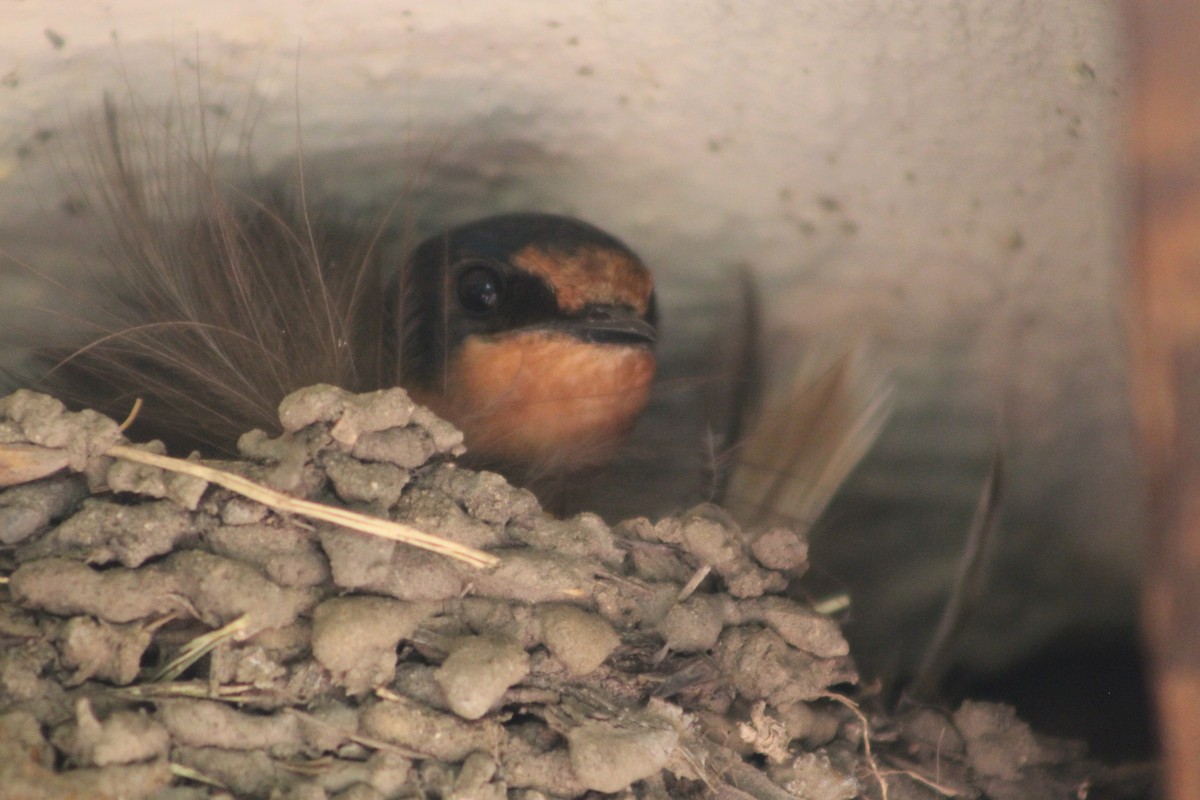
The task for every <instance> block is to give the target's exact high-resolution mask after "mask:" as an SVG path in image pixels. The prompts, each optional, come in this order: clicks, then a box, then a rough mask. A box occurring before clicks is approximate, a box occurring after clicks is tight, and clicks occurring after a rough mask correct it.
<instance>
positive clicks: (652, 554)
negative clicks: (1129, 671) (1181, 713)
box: [0, 386, 1086, 800]
mask: <svg viewBox="0 0 1200 800" xmlns="http://www.w3.org/2000/svg"><path fill="white" fill-rule="evenodd" d="M281 419H282V421H283V427H284V430H285V431H287V433H285V435H284V436H283V437H281V438H278V439H269V438H268V437H266V436H265V435H262V434H261V433H255V434H248V435H247V436H245V437H243V439H242V442H241V446H242V449H243V451H244V452H245V453H246V455H247V460H245V461H241V462H234V463H227V464H215V463H209V462H204V463H205V465H206V466H209V467H219V468H222V469H225V470H228V471H231V472H233V473H235V474H236V475H238V476H240V477H241V478H243V479H249V480H251V481H254V482H255V483H258V484H261V485H264V486H268V487H271V488H272V489H274V490H276V491H280V492H284V493H286V494H288V495H289V496H291V497H295V498H301V499H305V500H309V501H315V502H318V503H321V504H325V505H327V506H330V507H332V508H333V509H335V510H337V511H338V512H339V513H342V510H343V509H350V510H355V511H360V512H364V513H367V514H370V515H373V516H377V517H383V518H387V519H391V520H393V521H396V522H400V523H403V524H406V525H410V526H413V527H415V528H417V529H419V530H420V531H423V532H424V533H425V534H428V535H430V536H432V537H440V539H442V540H448V541H449V542H451V543H454V544H455V545H459V546H463V547H465V548H470V549H471V550H473V551H482V552H483V553H484V554H486V556H487V558H488V559H491V560H495V562H496V563H495V565H494V566H490V567H481V566H479V565H478V564H479V563H480V562H479V561H478V560H477V561H476V562H472V563H468V562H465V561H462V560H456V559H455V558H452V557H449V556H447V555H445V554H443V553H442V552H432V551H430V550H427V549H417V548H415V547H413V546H411V545H409V544H405V543H402V542H399V541H395V540H392V539H386V538H376V537H373V536H370V535H368V534H365V533H362V532H359V531H356V530H350V529H348V528H346V527H344V526H342V525H340V524H338V523H337V520H338V519H341V517H339V516H337V515H336V514H335V515H332V516H327V517H326V518H321V517H307V516H301V515H300V514H297V513H292V512H290V511H279V510H276V509H274V508H271V507H268V506H267V505H264V504H262V503H259V502H257V501H255V500H253V499H248V498H247V497H246V496H245V495H243V494H240V493H238V492H235V491H232V490H230V489H228V488H222V487H221V486H217V485H212V484H210V483H209V482H208V481H206V480H205V479H203V478H202V477H197V476H181V475H178V474H175V473H174V472H172V471H170V470H163V469H160V468H158V467H155V466H146V465H145V464H141V463H133V462H130V461H128V460H125V459H123V458H114V457H113V455H112V453H129V452H131V451H129V450H128V449H122V448H124V447H126V444H125V443H124V440H123V439H122V436H121V433H120V431H119V430H118V428H117V426H116V424H115V423H113V422H112V421H111V420H107V419H105V418H103V417H100V416H99V415H96V414H94V413H92V412H80V413H69V412H66V411H65V410H64V409H63V407H62V406H61V405H60V404H58V403H57V401H54V400H52V399H51V398H48V397H44V396H40V395H35V394H32V393H30V392H18V393H16V394H14V395H11V396H9V397H8V398H4V399H2V400H0V479H3V480H4V481H6V485H7V486H8V488H5V489H3V491H0V543H3V545H4V547H5V549H4V550H3V551H2V552H3V566H4V573H5V575H7V588H6V589H5V591H4V593H3V595H0V798H65V797H78V796H87V797H101V798H103V797H124V798H161V800H167V799H168V798H170V799H171V800H192V799H193V798H196V799H198V798H204V797H230V796H232V797H238V798H297V799H299V798H305V800H308V799H309V798H338V799H339V800H357V799H359V798H361V799H362V800H366V799H367V798H370V799H371V800H377V799H378V798H400V797H444V798H456V799H458V800H467V798H483V799H489V798H508V797H511V798H522V799H524V800H534V799H535V798H547V797H563V798H567V797H580V796H584V795H587V794H589V793H591V794H592V795H593V796H594V795H595V794H596V793H600V794H617V795H621V796H624V797H630V796H636V797H644V798H665V797H707V796H716V797H723V798H762V799H763V800H775V799H776V798H788V797H806V798H817V800H842V799H845V800H848V798H852V797H857V796H861V795H866V796H881V795H882V793H884V791H885V789H886V790H887V791H888V792H890V794H889V796H891V797H910V798H923V797H939V796H977V795H978V793H979V792H980V791H981V790H983V789H985V788H986V791H987V792H989V796H997V797H1000V796H1013V797H1017V796H1041V795H1024V794H1021V791H1022V787H1026V786H1036V787H1038V790H1039V791H1040V790H1042V789H1045V788H1047V787H1050V788H1051V789H1053V790H1054V791H1058V790H1061V793H1062V794H1063V795H1066V794H1069V793H1070V792H1072V791H1075V790H1076V789H1077V788H1078V787H1080V786H1082V785H1083V784H1082V781H1083V780H1084V778H1085V776H1086V769H1085V765H1083V764H1082V763H1081V762H1079V760H1078V758H1077V755H1078V754H1077V753H1076V752H1074V751H1071V750H1069V749H1063V748H1061V747H1058V748H1057V749H1056V747H1052V746H1050V745H1048V744H1047V743H1046V741H1045V740H1043V739H1041V738H1040V737H1037V736H1035V735H1034V734H1033V733H1032V732H1031V731H1029V730H1028V728H1026V727H1023V726H1022V725H1021V723H1020V722H1019V721H1018V720H1016V719H1015V718H1013V717H1012V716H1011V714H1007V715H1006V713H1005V710H1004V709H1002V708H1000V707H991V706H986V705H983V704H975V705H971V706H966V707H964V708H963V709H961V710H960V711H959V712H958V714H957V715H954V716H949V715H947V716H944V717H937V716H930V714H932V712H920V713H918V714H910V715H909V716H908V717H903V718H887V717H884V716H882V715H873V716H870V717H868V716H867V715H865V714H864V713H863V712H862V711H860V710H859V709H858V707H857V706H856V705H855V704H854V703H853V702H851V700H850V699H848V697H847V695H848V694H853V693H855V692H857V691H858V689H857V680H858V678H857V675H856V673H855V670H854V665H853V663H852V661H851V659H850V655H849V649H848V647H847V646H846V642H845V640H844V639H843V638H842V636H841V633H840V630H839V628H838V625H837V624H836V622H835V621H834V620H831V619H829V618H827V617H825V616H822V615H820V614H818V613H816V612H814V611H813V610H812V609H811V608H809V607H808V606H807V605H806V604H804V603H802V602H799V601H797V600H794V599H791V598H789V597H788V596H787V595H786V594H785V590H786V587H787V584H788V576H789V574H796V573H798V572H800V571H802V570H803V569H804V568H805V567H806V543H805V541H804V540H803V537H802V536H800V535H798V534H796V533H795V532H793V531H790V530H787V529H781V528H776V529H773V530H769V531H767V532H765V533H763V534H762V535H761V536H758V537H754V536H751V535H748V534H747V533H746V532H744V531H742V530H741V529H740V528H739V527H738V526H737V524H736V523H734V521H733V520H732V519H731V518H730V517H729V516H728V515H727V514H725V513H724V512H723V511H721V510H720V509H717V508H713V507H701V508H697V509H694V510H692V511H689V512H687V513H684V514H681V515H679V516H676V517H669V518H666V519H662V520H658V521H653V522H652V521H650V520H647V519H634V520H630V521H628V522H625V523H622V524H620V525H617V526H616V527H610V526H608V525H607V524H605V523H604V522H603V521H602V520H601V519H600V518H599V517H597V516H594V515H588V514H585V515H580V516H578V517H575V518H573V519H568V520H558V519H555V518H553V517H551V516H550V515H548V514H546V513H545V512H543V511H542V510H541V508H540V507H539V505H538V503H537V501H536V499H535V498H534V497H533V495H531V494H530V493H529V492H527V491H525V490H522V489H518V488H514V487H512V486H510V485H509V484H508V483H507V482H506V481H504V479H502V478H501V477H499V476H497V475H494V474H490V473H475V472H470V471H467V470H464V469H460V468H458V467H457V466H455V464H454V463H453V461H452V458H453V456H454V455H456V454H457V453H458V452H460V451H461V436H459V435H458V433H457V431H454V429H453V428H452V427H450V426H448V425H447V424H446V423H445V422H443V421H441V420H439V419H437V418H435V417H433V416H432V415H431V414H430V413H429V412H427V411H426V410H425V409H422V408H420V407H418V406H415V405H413V404H412V402H411V401H410V400H409V399H408V398H407V396H406V395H404V393H403V392H401V391H399V390H390V391H388V392H383V393H379V392H377V393H373V394H370V395H361V396H356V395H350V394H347V393H346V392H343V391H341V390H338V389H334V388H332V387H328V386H320V387H313V388H311V389H307V390H302V391H301V392H297V393H296V394H294V395H292V396H290V397H289V398H288V399H287V400H286V401H285V402H284V404H283V406H282V408H281ZM114 447H115V448H116V449H115V450H114V449H113V448H114ZM146 452H154V450H153V448H151V449H150V450H148V451H146ZM785 571H786V572H785ZM168 662H171V663H170V667H169V668H164V665H166V664H168ZM164 676H166V677H164ZM997 709H999V710H997ZM880 731H882V732H883V733H884V734H886V735H882V736H881V735H879V732H880ZM873 740H874V741H873ZM872 743H874V748H873V749H872V747H871V745H872ZM1006 743H1011V744H1013V748H1015V749H1013V748H1008V749H1006ZM935 764H936V770H935V768H934V765H935ZM1010 789H1011V791H1010V792H1009V793H1008V794H1005V792H1006V791H1008V790H1010ZM631 793H632V794H631ZM956 793H957V794H956Z"/></svg>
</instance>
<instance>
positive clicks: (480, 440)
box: [413, 331, 654, 471]
mask: <svg viewBox="0 0 1200 800" xmlns="http://www.w3.org/2000/svg"><path fill="white" fill-rule="evenodd" d="M448 366H449V371H448V373H447V380H446V392H445V394H444V395H440V394H429V395H426V394H425V393H423V392H415V393H414V395H413V396H414V398H415V399H416V400H418V401H419V402H421V403H424V404H425V405H428V406H429V407H430V408H432V409H433V410H434V411H435V412H437V413H438V414H440V415H441V416H443V417H445V418H446V419H448V420H450V421H451V422H453V423H454V424H455V425H457V426H458V427H459V428H460V429H462V432H463V435H464V437H465V440H466V445H467V450H468V452H469V454H470V455H471V456H472V457H474V458H475V459H476V460H480V461H483V462H487V463H499V464H512V465H520V466H522V467H526V468H530V467H532V468H536V469H538V470H547V471H549V470H572V469H577V468H580V467H586V466H595V465H598V464H602V463H604V462H606V461H608V460H609V459H611V458H612V456H613V455H614V453H615V452H616V450H617V448H618V447H620V445H621V443H622V441H623V440H624V438H625V436H626V435H627V434H628V433H629V430H630V428H632V427H633V424H634V422H635V421H636V420H637V416H638V414H640V413H641V412H642V409H643V408H645V406H646V401H647V400H648V399H649V394H650V382H651V380H652V378H653V377H654V353H653V351H652V350H650V348H648V347H626V346H618V345H600V344H591V343H587V342H582V341H579V340H578V339H576V338H573V337H571V336H568V335H566V334H563V333H555V332H546V331H530V332H522V333H516V334H507V335H503V336H496V337H488V338H483V337H477V336H472V337H469V338H467V340H466V341H465V342H463V345H462V347H460V348H459V350H458V352H456V353H455V354H454V356H453V358H452V359H451V361H450V364H449V365H448Z"/></svg>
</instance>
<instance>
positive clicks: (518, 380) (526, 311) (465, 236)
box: [393, 213, 656, 470]
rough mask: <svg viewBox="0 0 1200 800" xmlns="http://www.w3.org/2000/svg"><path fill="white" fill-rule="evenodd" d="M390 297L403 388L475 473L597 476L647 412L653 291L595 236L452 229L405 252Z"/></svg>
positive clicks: (640, 270)
mask: <svg viewBox="0 0 1200 800" xmlns="http://www.w3.org/2000/svg"><path fill="white" fill-rule="evenodd" d="M393 294H394V296H395V297H396V298H397V299H396V300H395V302H396V303H397V305H396V307H397V309H398V310H399V311H398V313H396V314H394V322H393V324H394V325H395V328H394V330H395V332H396V342H397V343H398V347H397V354H396V357H397V359H398V362H399V373H400V378H401V381H400V382H401V384H402V385H404V386H405V387H407V388H409V389H410V391H411V393H412V394H413V396H414V398H415V399H417V400H418V401H420V402H422V403H424V404H425V405H428V406H430V407H431V408H433V409H434V410H435V411H436V412H438V413H439V414H441V415H442V416H443V417H445V418H447V419H449V420H450V421H451V422H453V423H455V424H456V425H458V426H459V427H460V428H461V429H462V431H463V433H464V435H465V438H466V444H467V447H468V450H469V452H470V453H471V455H472V456H473V458H474V459H475V461H476V462H479V463H487V464H495V465H498V466H504V465H508V466H520V467H526V468H529V467H536V468H539V469H562V470H570V469H574V468H578V467H584V466H590V465H595V464H599V463H603V462H604V461H606V460H607V459H608V458H610V457H611V455H612V454H613V452H614V451H615V450H616V448H617V447H618V446H619V445H620V443H621V441H622V440H623V439H624V437H625V435H626V434H627V433H628V432H629V429H630V428H631V427H632V426H633V423H634V421H635V420H636V418H637V416H638V414H639V413H640V412H641V411H642V409H643V408H644V407H645V405H646V401H647V399H648V396H649V389H650V382H651V379H652V377H653V375H654V368H655V360H654V343H655V336H656V332H655V322H656V319H655V317H656V313H655V301H654V285H653V280H652V278H651V276H650V272H649V270H648V269H646V267H645V265H644V264H642V262H641V260H640V259H639V258H638V257H637V256H636V255H635V254H634V253H633V251H632V250H630V249H629V248H628V247H626V246H625V245H624V244H622V243H621V242H620V241H619V240H617V239H616V238H614V237H612V236H610V235H609V234H607V233H605V232H604V231H602V230H600V229H598V228H596V227H594V226H592V225H589V224H587V223H584V222H581V221H579V220H576V219H571V218H569V217H562V216H556V215H551V214H535V213H524V214H505V215H501V216H494V217H488V218H486V219H482V220H478V221H476V222H472V223H469V224H466V225H463V226H460V227H457V228H453V229H451V230H449V231H446V232H444V233H441V234H439V235H437V236H434V237H432V238H430V239H427V240H425V241H424V242H423V243H421V244H420V245H419V246H418V247H417V248H416V249H415V250H414V251H413V253H412V255H411V256H410V258H409V261H408V264H407V266H406V268H405V269H404V270H402V272H401V274H400V276H399V278H398V286H397V287H396V289H395V290H394V292H393Z"/></svg>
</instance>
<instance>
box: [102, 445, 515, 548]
mask: <svg viewBox="0 0 1200 800" xmlns="http://www.w3.org/2000/svg"><path fill="white" fill-rule="evenodd" d="M107 454H108V455H110V456H113V457H114V458H123V459H125V460H127V461H136V462H137V463H139V464H148V465H149V466H152V467H158V468H160V469H165V470H168V471H170V472H179V473H182V474H184V475H191V476H193V477H196V478H200V479H201V480H205V481H208V482H209V483H215V484H216V485H218V486H221V487H223V488H225V489H228V490H230V491H231V492H237V493H238V494H240V495H242V496H244V497H249V498H250V499H251V500H256V501H258V502H259V503H262V504H263V505H265V506H270V507H271V508H273V509H275V510H276V511H284V512H289V513H292V514H300V515H301V516H305V517H308V518H310V519H318V520H322V521H324V522H332V523H333V524H334V525H340V526H342V527H343V528H350V529H352V530H356V531H360V532H362V533H367V534H370V535H372V536H378V537H380V538H382V539H389V540H391V541H395V542H403V543H404V544H409V545H412V546H413V547H420V548H422V549H425V550H429V551H431V552H434V553H440V554H441V555H444V556H449V557H450V558H456V559H458V560H459V561H463V562H465V563H467V564H470V565H471V566H473V567H479V568H483V569H486V568H488V567H494V566H496V565H497V564H499V563H500V559H499V558H498V557H496V556H494V555H492V554H491V553H485V552H484V551H482V550H477V549H475V548H474V547H468V546H466V545H462V544H458V543H457V542H452V541H450V540H449V539H443V538H442V537H440V536H434V535H433V534H430V533H425V532H424V531H419V530H417V529H416V528H414V527H412V526H410V525H404V524H402V523H399V522H392V521H391V520H386V519H379V518H378V517H368V516H366V515H365V514H358V513H356V512H354V511H350V510H348V509H344V508H336V507H334V506H327V505H323V504H321V503H314V502H313V501H311V500H302V499H300V498H298V497H291V496H290V495H286V494H283V493H282V492H277V491H275V490H274V489H268V488H267V487H265V486H260V485H259V484H257V483H255V482H254V481H251V480H249V479H247V478H243V477H242V476H241V475H234V474H233V473H231V472H225V471H223V470H219V469H216V468H214V467H208V466H205V465H204V464H197V463H196V462H195V461H185V460H183V459H180V458H171V457H170V456H160V455H158V454H157V453H148V452H146V451H145V450H138V449H136V448H133V447H128V446H126V445H114V446H112V447H110V448H109V449H108V453H107Z"/></svg>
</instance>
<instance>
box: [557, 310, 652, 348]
mask: <svg viewBox="0 0 1200 800" xmlns="http://www.w3.org/2000/svg"><path fill="white" fill-rule="evenodd" d="M539 327H541V328H543V329H544V330H552V331H559V332H561V333H566V334H568V335H570V336H572V337H574V338H576V339H579V340H580V341H582V342H588V343H589V344H612V345H623V346H626V347H636V346H643V347H649V346H652V345H653V344H654V342H655V341H656V340H657V338H658V337H657V333H656V332H655V330H654V326H653V325H651V324H650V323H649V322H647V321H646V320H644V319H642V318H641V317H640V316H638V314H637V312H636V311H634V310H633V309H631V308H627V307H625V306H610V305H593V306H588V307H587V308H585V309H584V310H583V312H582V313H580V314H578V315H573V316H570V317H565V318H562V319H557V320H554V321H553V322H550V323H546V324H543V325H540V326H539Z"/></svg>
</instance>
